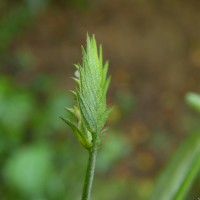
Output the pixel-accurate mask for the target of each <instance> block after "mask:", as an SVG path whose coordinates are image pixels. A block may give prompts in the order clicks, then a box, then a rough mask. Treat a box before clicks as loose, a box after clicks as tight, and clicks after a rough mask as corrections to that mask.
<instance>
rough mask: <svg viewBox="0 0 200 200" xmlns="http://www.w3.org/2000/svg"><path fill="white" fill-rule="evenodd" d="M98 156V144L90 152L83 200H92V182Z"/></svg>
mask: <svg viewBox="0 0 200 200" xmlns="http://www.w3.org/2000/svg"><path fill="white" fill-rule="evenodd" d="M96 156H97V144H96V143H94V145H93V147H91V149H90V150H89V158H88V166H87V171H86V176H85V183H84V187H83V194H82V200H90V194H91V189H92V182H93V178H94V170H95V163H96Z"/></svg>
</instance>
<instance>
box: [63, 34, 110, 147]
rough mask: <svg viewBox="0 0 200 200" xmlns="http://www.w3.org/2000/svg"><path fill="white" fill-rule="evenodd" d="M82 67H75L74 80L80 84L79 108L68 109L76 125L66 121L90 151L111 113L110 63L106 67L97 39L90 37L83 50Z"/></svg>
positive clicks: (78, 90)
mask: <svg viewBox="0 0 200 200" xmlns="http://www.w3.org/2000/svg"><path fill="white" fill-rule="evenodd" d="M82 55H83V59H82V65H80V64H77V65H75V66H76V68H77V71H76V73H75V75H76V77H75V78H74V80H75V82H76V83H77V89H76V91H72V93H73V94H74V96H75V98H76V101H77V105H76V106H74V107H73V108H67V111H68V112H69V113H71V114H72V115H73V116H74V121H70V120H68V119H63V120H64V121H65V122H66V123H67V124H68V125H69V126H70V127H71V128H72V130H73V131H74V133H75V134H76V136H77V138H78V139H79V141H80V142H81V143H82V145H83V146H84V147H86V148H90V147H91V146H92V145H93V142H94V141H96V139H98V136H99V134H100V133H101V132H102V129H103V127H104V125H105V122H106V120H107V117H108V115H109V113H110V112H111V109H107V107H106V93H107V89H108V86H109V83H110V77H109V78H106V76H107V71H108V62H106V64H105V65H103V57H102V48H101V46H100V48H99V53H98V50H97V45H96V41H95V38H94V36H93V37H92V38H89V36H88V35H87V49H86V50H85V49H84V48H82Z"/></svg>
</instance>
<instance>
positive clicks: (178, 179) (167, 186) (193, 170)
mask: <svg viewBox="0 0 200 200" xmlns="http://www.w3.org/2000/svg"><path fill="white" fill-rule="evenodd" d="M199 155H200V130H199V131H198V132H196V133H194V134H192V135H191V136H190V137H189V138H187V139H186V141H185V142H184V143H183V144H182V145H181V146H180V148H179V149H178V150H177V152H176V153H175V155H174V157H173V158H172V160H171V162H170V163H169V164H168V166H167V167H166V169H165V170H164V171H163V173H162V174H161V176H160V177H159V179H158V181H157V184H156V187H155V190H154V191H153V194H152V198H151V199H152V200H155V199H159V200H172V199H173V200H182V199H184V197H185V196H186V194H187V192H188V190H189V188H190V186H191V185H192V182H193V180H194V178H195V177H196V175H197V174H198V172H199V170H200V156H199Z"/></svg>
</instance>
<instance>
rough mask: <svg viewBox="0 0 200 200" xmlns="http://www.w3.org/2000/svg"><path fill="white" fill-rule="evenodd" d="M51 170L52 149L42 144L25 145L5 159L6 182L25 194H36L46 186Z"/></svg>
mask: <svg viewBox="0 0 200 200" xmlns="http://www.w3.org/2000/svg"><path fill="white" fill-rule="evenodd" d="M51 171H52V151H51V149H50V148H49V147H47V146H45V145H44V144H43V145H42V146H41V145H32V146H25V147H22V148H20V149H18V150H17V151H15V153H14V154H13V155H12V156H11V157H10V158H9V159H8V160H7V162H6V164H5V168H4V177H5V179H6V182H7V184H9V185H11V186H12V187H14V188H17V189H18V190H20V191H21V192H22V193H24V194H26V195H32V196H34V195H38V194H40V193H42V191H43V190H44V188H45V187H46V185H47V183H48V181H49V178H50V175H51Z"/></svg>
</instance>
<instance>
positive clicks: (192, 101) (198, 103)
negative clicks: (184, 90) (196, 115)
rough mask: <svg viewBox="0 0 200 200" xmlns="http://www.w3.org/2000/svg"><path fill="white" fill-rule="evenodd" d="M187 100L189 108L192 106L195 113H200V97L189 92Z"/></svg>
mask: <svg viewBox="0 0 200 200" xmlns="http://www.w3.org/2000/svg"><path fill="white" fill-rule="evenodd" d="M185 100H186V102H187V104H188V105H189V106H191V107H192V108H193V109H194V110H195V111H197V112H200V95H199V94H196V93H194V92H189V93H188V94H187V95H186V96H185Z"/></svg>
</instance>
